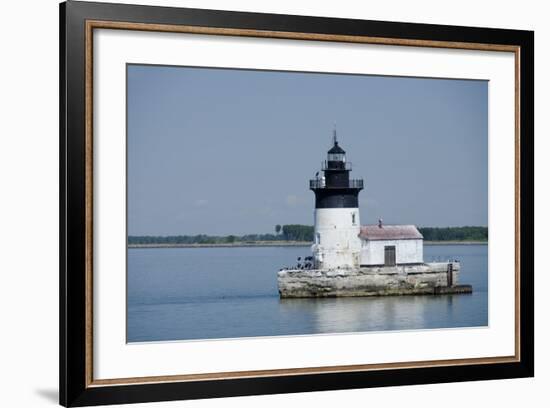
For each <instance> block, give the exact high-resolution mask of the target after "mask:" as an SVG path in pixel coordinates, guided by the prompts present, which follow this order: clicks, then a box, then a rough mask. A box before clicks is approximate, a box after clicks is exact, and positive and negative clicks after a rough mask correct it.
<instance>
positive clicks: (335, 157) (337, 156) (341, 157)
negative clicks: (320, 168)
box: [328, 153, 346, 162]
mask: <svg viewBox="0 0 550 408" xmlns="http://www.w3.org/2000/svg"><path fill="white" fill-rule="evenodd" d="M328 161H337V162H345V161H346V155H345V154H344V153H329V154H328Z"/></svg>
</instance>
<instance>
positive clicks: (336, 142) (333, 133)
mask: <svg viewBox="0 0 550 408" xmlns="http://www.w3.org/2000/svg"><path fill="white" fill-rule="evenodd" d="M332 143H333V144H335V145H337V144H338V138H337V137H336V122H334V128H333V130H332Z"/></svg>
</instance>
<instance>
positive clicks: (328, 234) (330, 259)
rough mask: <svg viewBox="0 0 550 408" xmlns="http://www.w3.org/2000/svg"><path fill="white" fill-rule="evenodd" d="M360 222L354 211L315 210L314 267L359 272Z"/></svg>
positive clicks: (357, 211) (339, 209)
mask: <svg viewBox="0 0 550 408" xmlns="http://www.w3.org/2000/svg"><path fill="white" fill-rule="evenodd" d="M360 226H361V222H360V219H359V209H357V208H317V209H315V231H314V232H315V236H314V239H315V243H314V244H313V246H312V251H313V257H314V259H315V264H316V265H317V267H318V268H320V269H332V268H337V267H341V268H342V267H344V268H346V267H347V268H358V267H359V264H360V261H361V239H360V238H359V230H360Z"/></svg>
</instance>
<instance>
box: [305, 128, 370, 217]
mask: <svg viewBox="0 0 550 408" xmlns="http://www.w3.org/2000/svg"><path fill="white" fill-rule="evenodd" d="M321 170H322V171H323V174H324V175H323V176H319V175H317V177H316V178H315V179H313V180H310V181H309V188H310V189H311V190H313V192H314V193H315V208H358V207H359V200H358V196H359V192H360V191H361V190H362V189H363V180H362V179H350V175H349V173H350V171H351V163H349V162H346V152H345V150H344V149H342V148H341V147H340V146H339V145H338V140H337V138H336V131H334V138H333V146H332V147H331V148H330V150H329V151H328V152H327V160H326V161H325V162H323V164H322V168H321ZM317 174H319V173H317Z"/></svg>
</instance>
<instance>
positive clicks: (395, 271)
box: [278, 262, 472, 298]
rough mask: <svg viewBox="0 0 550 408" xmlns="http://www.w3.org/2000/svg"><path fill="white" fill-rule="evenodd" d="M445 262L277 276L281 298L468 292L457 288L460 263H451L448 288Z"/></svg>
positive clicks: (468, 288) (468, 290)
mask: <svg viewBox="0 0 550 408" xmlns="http://www.w3.org/2000/svg"><path fill="white" fill-rule="evenodd" d="M447 265H448V264H447V263H445V262H441V263H429V264H422V265H412V266H411V265H409V266H399V265H398V266H395V267H363V268H359V269H333V270H328V269H323V270H319V269H316V270H283V271H280V272H279V273H278V283H279V294H280V296H281V297H283V298H307V297H339V296H387V295H417V294H418V295H421V294H438V293H470V292H471V290H472V288H471V286H468V285H457V283H458V278H459V270H460V264H459V263H458V262H455V263H453V286H452V287H449V286H448V285H447V278H448V277H447Z"/></svg>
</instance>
